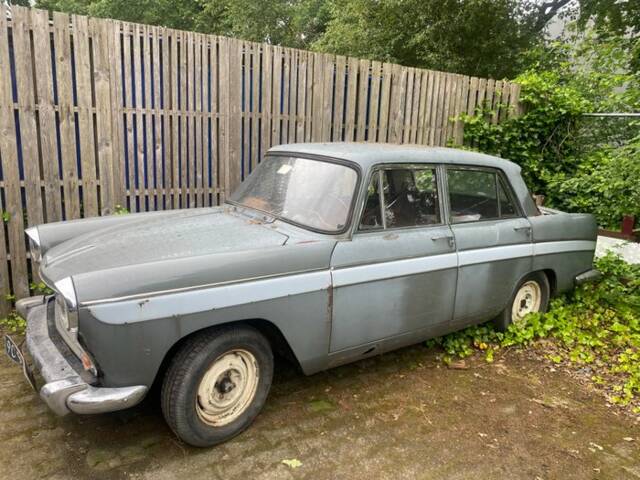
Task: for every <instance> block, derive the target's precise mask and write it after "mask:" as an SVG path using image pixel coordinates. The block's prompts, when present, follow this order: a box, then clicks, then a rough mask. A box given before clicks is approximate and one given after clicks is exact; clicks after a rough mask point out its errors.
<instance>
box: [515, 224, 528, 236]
mask: <svg viewBox="0 0 640 480" xmlns="http://www.w3.org/2000/svg"><path fill="white" fill-rule="evenodd" d="M513 230H514V231H516V232H526V233H527V235H529V234H530V233H531V227H529V226H526V227H513Z"/></svg>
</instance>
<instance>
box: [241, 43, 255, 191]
mask: <svg viewBox="0 0 640 480" xmlns="http://www.w3.org/2000/svg"><path fill="white" fill-rule="evenodd" d="M241 44H242V47H241V51H240V61H241V63H242V69H241V71H240V73H241V77H240V78H241V82H242V87H241V88H242V91H241V96H240V105H241V110H240V112H241V115H242V130H241V140H240V144H241V162H242V176H241V178H242V180H244V179H245V178H246V176H247V175H249V171H250V170H251V157H250V149H251V145H250V144H251V136H250V134H249V132H250V130H251V50H252V46H251V43H250V42H241Z"/></svg>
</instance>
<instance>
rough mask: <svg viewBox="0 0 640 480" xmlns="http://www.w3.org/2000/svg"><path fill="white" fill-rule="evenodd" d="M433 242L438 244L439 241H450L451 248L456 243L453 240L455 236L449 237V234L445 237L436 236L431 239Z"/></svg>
mask: <svg viewBox="0 0 640 480" xmlns="http://www.w3.org/2000/svg"><path fill="white" fill-rule="evenodd" d="M431 240H432V241H434V242H437V241H438V240H448V241H449V246H451V247H453V245H454V243H455V239H454V238H453V235H448V234H444V235H435V236H433V237H431Z"/></svg>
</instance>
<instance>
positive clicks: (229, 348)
mask: <svg viewBox="0 0 640 480" xmlns="http://www.w3.org/2000/svg"><path fill="white" fill-rule="evenodd" d="M272 377H273V354H272V352H271V347H270V345H269V342H268V341H267V339H266V338H265V337H264V336H263V335H262V334H261V333H260V332H259V331H257V330H256V329H254V328H251V327H246V326H240V327H222V328H219V329H212V330H208V331H205V332H202V333H199V334H196V335H195V336H193V337H191V338H189V339H187V341H186V342H185V343H184V344H183V345H182V346H181V347H180V349H179V350H178V352H177V353H176V354H175V356H174V357H173V359H172V361H171V364H170V366H169V369H168V370H167V373H166V375H165V378H164V382H163V384H162V394H161V397H162V398H161V404H162V412H163V414H164V417H165V420H166V421H167V423H168V424H169V427H171V429H172V430H173V431H174V433H175V434H176V435H177V436H178V437H180V438H181V439H182V440H184V441H185V442H186V443H188V444H190V445H193V446H196V447H209V446H212V445H216V444H218V443H221V442H224V441H226V440H229V439H230V438H232V437H234V436H235V435H237V434H239V433H240V432H242V431H243V430H244V429H246V428H247V427H248V426H249V425H250V424H251V423H252V422H253V420H254V419H255V417H256V416H257V415H258V413H259V412H260V410H261V409H262V407H263V405H264V403H265V401H266V399H267V395H268V393H269V388H270V387H271V379H272Z"/></svg>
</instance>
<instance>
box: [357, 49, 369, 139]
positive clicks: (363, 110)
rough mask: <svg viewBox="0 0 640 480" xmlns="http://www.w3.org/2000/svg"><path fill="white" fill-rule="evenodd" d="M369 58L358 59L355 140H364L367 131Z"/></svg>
mask: <svg viewBox="0 0 640 480" xmlns="http://www.w3.org/2000/svg"><path fill="white" fill-rule="evenodd" d="M370 69H371V62H370V61H369V60H360V61H359V68H358V70H359V73H358V75H359V78H358V121H357V128H356V140H357V141H359V142H364V139H365V136H366V132H367V107H368V104H369V70H370Z"/></svg>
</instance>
